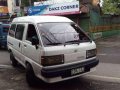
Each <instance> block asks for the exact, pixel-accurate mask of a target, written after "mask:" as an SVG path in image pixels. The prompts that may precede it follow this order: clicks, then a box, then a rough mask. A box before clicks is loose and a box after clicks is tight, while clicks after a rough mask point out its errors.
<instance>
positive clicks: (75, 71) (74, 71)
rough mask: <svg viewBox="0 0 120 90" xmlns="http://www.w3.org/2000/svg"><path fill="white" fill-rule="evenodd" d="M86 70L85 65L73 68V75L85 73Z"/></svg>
mask: <svg viewBox="0 0 120 90" xmlns="http://www.w3.org/2000/svg"><path fill="white" fill-rule="evenodd" d="M84 71H85V68H84V67H81V68H75V69H72V70H71V75H76V74H80V73H83V72H84Z"/></svg>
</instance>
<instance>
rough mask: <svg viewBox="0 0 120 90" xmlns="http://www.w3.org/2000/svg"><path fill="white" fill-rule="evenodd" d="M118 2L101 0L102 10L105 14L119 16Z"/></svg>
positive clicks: (119, 2)
mask: <svg viewBox="0 0 120 90" xmlns="http://www.w3.org/2000/svg"><path fill="white" fill-rule="evenodd" d="M119 6H120V0H103V7H102V10H103V12H104V13H105V14H116V15H119V14H120V7H119Z"/></svg>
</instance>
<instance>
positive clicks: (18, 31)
mask: <svg viewBox="0 0 120 90" xmlns="http://www.w3.org/2000/svg"><path fill="white" fill-rule="evenodd" d="M24 28H25V26H24V25H23V24H18V25H17V28H16V33H15V38H17V39H19V40H22V37H23V32H24Z"/></svg>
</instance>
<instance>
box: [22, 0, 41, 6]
mask: <svg viewBox="0 0 120 90" xmlns="http://www.w3.org/2000/svg"><path fill="white" fill-rule="evenodd" d="M37 1H40V0H21V3H22V6H31V5H33V4H34V2H37Z"/></svg>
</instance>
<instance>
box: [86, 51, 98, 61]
mask: <svg viewBox="0 0 120 90" xmlns="http://www.w3.org/2000/svg"><path fill="white" fill-rule="evenodd" d="M96 55H97V50H96V49H91V50H87V51H86V58H87V59H88V58H92V57H95V56H96Z"/></svg>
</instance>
